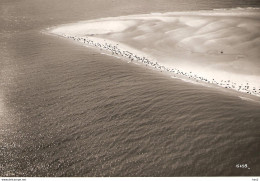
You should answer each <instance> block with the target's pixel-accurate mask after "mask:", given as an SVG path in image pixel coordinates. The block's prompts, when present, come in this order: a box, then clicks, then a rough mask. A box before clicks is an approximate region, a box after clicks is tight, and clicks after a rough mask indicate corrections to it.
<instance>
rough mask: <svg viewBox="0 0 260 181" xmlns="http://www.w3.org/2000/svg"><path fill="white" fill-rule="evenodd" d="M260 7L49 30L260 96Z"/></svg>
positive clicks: (127, 18) (130, 18) (114, 20)
mask: <svg viewBox="0 0 260 181" xmlns="http://www.w3.org/2000/svg"><path fill="white" fill-rule="evenodd" d="M259 29H260V11H259V9H258V8H246V9H242V8H237V9H228V10H226V9H218V10H211V11H192V12H168V13H152V14H141V15H130V16H120V17H108V18H101V19H96V20H90V21H81V22H77V23H71V24H66V25H60V26H57V27H53V28H50V29H49V32H51V33H53V34H56V35H60V36H63V37H66V38H68V39H72V40H75V41H78V42H81V43H83V44H86V45H89V46H93V47H96V48H98V49H100V50H105V51H107V52H109V53H110V54H112V55H114V56H119V57H124V58H127V59H129V61H131V62H140V63H144V64H146V65H148V66H151V67H153V68H156V69H159V70H161V71H166V72H169V73H172V74H175V75H179V76H183V77H186V78H187V79H189V80H191V82H192V81H195V82H198V81H200V82H204V83H209V84H214V85H217V86H220V87H224V88H226V89H232V90H236V91H239V92H244V93H247V94H250V95H256V96H260V61H259V60H260V51H259V47H260V32H259Z"/></svg>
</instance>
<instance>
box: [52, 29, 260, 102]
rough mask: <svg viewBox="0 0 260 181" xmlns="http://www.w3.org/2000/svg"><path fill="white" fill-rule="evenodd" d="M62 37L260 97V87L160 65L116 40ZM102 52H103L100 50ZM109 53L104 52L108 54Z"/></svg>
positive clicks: (183, 77) (180, 76)
mask: <svg viewBox="0 0 260 181" xmlns="http://www.w3.org/2000/svg"><path fill="white" fill-rule="evenodd" d="M51 34H53V35H57V34H54V33H51ZM58 36H60V37H63V38H66V39H70V40H73V41H76V42H78V43H81V44H82V45H85V46H87V47H92V48H95V49H97V50H100V51H106V52H107V53H111V55H112V56H114V57H117V58H121V59H126V60H128V62H136V63H142V64H144V65H146V66H149V67H151V68H153V69H156V70H159V71H161V72H168V73H170V75H171V77H172V78H177V79H180V80H182V81H184V82H188V83H192V84H199V85H201V86H205V85H207V84H209V85H211V86H215V87H219V88H224V89H229V90H233V91H237V92H240V93H246V95H251V96H257V97H260V89H259V92H256V91H255V92H251V91H250V90H249V85H245V86H243V87H242V86H241V85H239V86H237V84H236V83H234V82H231V81H223V82H220V83H219V82H217V81H215V80H214V79H213V80H209V79H207V78H204V77H202V76H197V75H196V74H194V73H192V72H189V73H188V72H184V71H182V70H180V69H177V68H168V67H165V66H162V65H160V64H159V63H158V62H157V60H156V59H155V58H153V57H151V56H149V55H147V54H145V53H143V52H140V51H138V50H135V49H134V48H131V47H129V46H127V45H124V44H122V43H120V42H114V41H111V40H107V39H101V38H97V37H91V36H84V37H80V36H70V35H66V34H61V35H58ZM100 53H102V52H100ZM107 53H104V54H106V55H108V54H107ZM238 97H239V98H241V97H242V98H241V99H242V100H247V101H250V100H252V101H254V100H253V99H250V98H244V97H243V96H241V95H240V96H238Z"/></svg>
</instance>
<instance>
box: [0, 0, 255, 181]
mask: <svg viewBox="0 0 260 181" xmlns="http://www.w3.org/2000/svg"><path fill="white" fill-rule="evenodd" d="M259 6H260V5H259V2H258V1H244V0H239V1H237V0H236V1H235V0H233V1H232V0H228V1H227V0H225V1H224V0H223V1H213V0H212V1H208V0H199V1H196V2H195V1H193V0H188V1H179V0H173V1H170V0H162V1H155V0H152V1H151V0H149V1H148V0H146V1H141V2H140V1H138V0H132V1H128V0H125V1H122V0H114V1H112V0H111V1H106V0H98V1H97V0H88V1H85V0H74V1H69V0H52V1H46V0H22V1H20V0H19V1H18V0H12V1H10V0H2V1H1V2H0V21H1V23H0V57H1V59H0V148H1V151H0V176H216V175H218V176H232V175H233V176H235V175H244V176H247V175H259V170H260V164H259V159H260V157H259V151H260V149H259V143H260V136H259V130H260V122H259V121H260V111H259V110H260V104H259V103H258V102H254V101H250V100H248V99H244V98H241V97H238V96H233V95H232V94H229V93H225V92H222V91H219V90H217V89H212V88H208V87H203V86H201V85H196V84H191V83H189V82H184V81H182V80H179V79H172V78H171V77H167V76H165V75H163V74H160V73H158V72H156V71H153V70H151V69H149V68H145V67H142V66H139V65H136V64H133V63H127V62H125V61H121V60H120V59H117V58H114V57H111V56H107V55H104V54H100V52H98V51H96V50H94V49H90V48H86V47H83V46H79V45H77V44H75V43H72V42H69V41H67V40H64V39H62V38H57V37H55V36H48V35H46V34H42V33H41V31H42V30H43V29H45V28H47V27H51V26H55V25H59V24H63V23H64V24H65V23H71V22H76V21H79V20H88V19H96V18H102V17H112V16H121V15H130V14H144V13H151V12H172V11H190V10H205V9H218V8H236V7H241V8H245V7H259ZM238 164H240V165H242V164H243V165H245V164H246V165H247V167H246V168H242V167H240V166H239V165H238Z"/></svg>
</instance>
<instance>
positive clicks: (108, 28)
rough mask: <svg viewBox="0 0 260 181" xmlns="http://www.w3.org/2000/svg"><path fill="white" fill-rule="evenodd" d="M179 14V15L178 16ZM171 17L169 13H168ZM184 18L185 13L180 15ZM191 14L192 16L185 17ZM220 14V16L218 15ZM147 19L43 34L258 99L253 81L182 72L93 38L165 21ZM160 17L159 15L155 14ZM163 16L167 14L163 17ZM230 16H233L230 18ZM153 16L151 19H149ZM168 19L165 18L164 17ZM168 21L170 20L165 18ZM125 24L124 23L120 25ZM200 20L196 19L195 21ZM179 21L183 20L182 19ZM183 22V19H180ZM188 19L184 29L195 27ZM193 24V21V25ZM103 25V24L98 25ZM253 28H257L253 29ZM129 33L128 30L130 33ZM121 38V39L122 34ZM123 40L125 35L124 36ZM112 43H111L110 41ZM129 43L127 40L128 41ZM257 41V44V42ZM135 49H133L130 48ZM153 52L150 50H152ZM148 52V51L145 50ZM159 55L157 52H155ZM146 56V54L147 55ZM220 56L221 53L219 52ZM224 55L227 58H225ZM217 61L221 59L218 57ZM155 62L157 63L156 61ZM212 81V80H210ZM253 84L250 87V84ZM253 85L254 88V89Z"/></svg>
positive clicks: (65, 27) (104, 38)
mask: <svg viewBox="0 0 260 181" xmlns="http://www.w3.org/2000/svg"><path fill="white" fill-rule="evenodd" d="M181 13H182V14H183V12H181ZM214 13H215V14H216V13H219V10H218V11H217V12H215V11H214ZM168 14H172V13H168ZM173 14H177V15H178V14H179V13H178V12H174V13H173ZM184 14H185V13H184ZM188 14H189V15H190V14H193V13H188ZM195 14H196V12H195ZM220 14H221V13H220ZM150 15H151V17H149V15H129V16H120V17H110V18H100V19H96V20H88V21H80V22H78V23H70V24H65V25H59V26H56V27H52V28H48V29H47V33H48V34H53V35H58V36H61V37H63V38H66V39H70V40H73V41H76V42H79V43H81V44H83V45H85V46H88V47H93V48H96V49H99V50H101V51H103V50H105V54H111V55H112V56H115V57H117V58H123V59H126V60H128V61H129V62H136V63H142V64H144V65H146V66H148V67H151V68H154V69H156V70H159V71H161V72H167V73H170V74H171V75H172V78H179V79H183V81H185V82H190V83H195V84H201V83H202V84H203V85H204V86H205V85H206V86H207V85H209V86H210V87H212V86H213V87H218V88H224V90H234V91H237V92H241V93H243V94H244V95H248V96H253V97H260V87H258V84H259V81H258V80H257V79H256V82H251V81H244V82H243V81H238V82H237V81H236V80H237V79H235V80H233V79H230V78H229V77H225V76H224V75H223V76H221V77H222V78H220V77H218V78H217V79H216V77H214V76H210V75H208V74H205V73H203V72H201V73H202V74H200V72H198V71H197V70H196V69H193V67H191V69H185V68H184V69H182V68H181V67H178V66H174V65H169V64H167V63H166V64H165V63H164V62H163V61H161V60H159V59H160V56H157V55H156V58H154V57H152V56H153V54H150V52H149V51H148V52H149V53H148V52H147V51H145V52H146V53H145V52H144V51H143V50H142V48H140V47H141V46H142V44H141V45H140V46H139V49H141V50H140V51H139V50H137V49H136V48H138V47H135V44H134V45H133V44H131V43H130V45H128V43H127V41H126V42H124V41H123V42H121V41H120V40H118V39H116V40H115V41H114V40H113V38H111V37H110V38H109V36H108V37H107V36H96V34H93V33H97V35H102V34H104V35H106V34H110V35H111V34H112V35H113V34H116V33H118V32H120V33H121V34H122V33H124V32H129V31H130V30H129V31H128V30H127V29H128V28H130V29H131V27H135V26H136V24H135V23H136V22H134V21H130V20H131V19H132V18H133V17H134V18H136V19H138V21H139V20H140V18H141V19H142V18H143V17H144V16H145V18H149V20H151V19H152V18H157V19H158V18H159V19H160V18H161V19H162V18H165V17H162V16H159V17H158V16H157V15H158V13H152V14H150ZM159 15H160V14H159ZM165 15H167V13H164V14H163V16H165ZM232 15H233V14H232ZM153 16H155V17H153ZM174 16H175V15H174ZM200 16H201V15H200ZM166 18H168V17H166ZM169 18H171V17H169ZM124 20H126V21H124ZM169 20H170V21H171V19H163V20H162V21H169ZM199 20H200V19H199ZM201 20H202V19H201ZM182 21H183V19H182ZM184 21H186V19H184ZM191 22H192V21H191V20H190V19H188V20H187V22H185V23H187V24H188V26H197V25H194V23H193V22H192V23H191ZM195 22H196V21H195ZM102 23H103V24H102ZM197 23H199V24H200V23H201V24H204V22H202V21H197ZM256 26H257V25H256ZM131 31H132V30H131ZM122 35H123V37H124V36H125V35H124V34H122ZM126 37H127V38H131V37H129V35H126ZM111 39H112V40H111ZM129 40H130V39H129ZM257 41H258V40H257ZM134 47H135V48H134ZM153 48H154V47H153ZM148 50H149V49H148ZM159 51H160V50H159ZM147 53H148V54H147ZM221 53H222V52H221ZM226 55H228V54H226ZM171 57H172V58H175V57H174V56H171ZM219 58H220V59H221V57H219ZM157 60H158V61H157ZM239 76H240V77H241V76H243V74H241V75H239ZM214 78H215V79H214ZM251 83H253V84H251ZM255 83H256V84H257V85H255Z"/></svg>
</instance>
